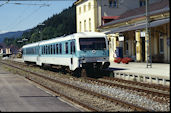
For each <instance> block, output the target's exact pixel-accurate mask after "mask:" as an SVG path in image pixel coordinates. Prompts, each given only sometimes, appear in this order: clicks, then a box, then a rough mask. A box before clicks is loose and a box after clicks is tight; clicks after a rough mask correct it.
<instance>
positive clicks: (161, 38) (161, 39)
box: [159, 36, 164, 54]
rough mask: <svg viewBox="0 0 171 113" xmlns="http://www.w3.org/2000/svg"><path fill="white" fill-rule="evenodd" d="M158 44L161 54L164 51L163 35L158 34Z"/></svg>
mask: <svg viewBox="0 0 171 113" xmlns="http://www.w3.org/2000/svg"><path fill="white" fill-rule="evenodd" d="M159 44H160V54H163V53H164V40H163V36H160V38H159Z"/></svg>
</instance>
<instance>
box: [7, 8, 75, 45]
mask: <svg viewBox="0 0 171 113" xmlns="http://www.w3.org/2000/svg"><path fill="white" fill-rule="evenodd" d="M43 24H45V25H43V26H41V25H38V26H36V27H34V28H32V29H31V30H30V31H28V32H24V33H23V35H22V36H21V37H19V38H17V39H5V40H4V43H5V44H7V45H10V44H13V45H15V46H17V47H22V46H23V45H24V44H27V43H32V42H38V41H40V40H47V39H51V38H55V37H60V36H63V35H69V34H72V33H75V32H76V8H75V5H73V6H72V7H69V8H67V9H64V10H63V11H62V12H61V13H59V14H55V15H53V16H52V17H51V18H48V19H47V20H45V21H44V22H43ZM24 38H25V39H28V41H27V42H24V43H17V41H18V40H22V39H24Z"/></svg>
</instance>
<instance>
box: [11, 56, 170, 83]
mask: <svg viewBox="0 0 171 113" xmlns="http://www.w3.org/2000/svg"><path fill="white" fill-rule="evenodd" d="M13 60H14V61H18V62H23V60H22V59H21V58H18V59H13ZM109 70H110V71H112V72H113V76H114V77H117V78H123V79H126V80H133V81H139V82H147V83H155V84H162V85H167V86H169V85H170V64H165V63H152V68H150V67H148V68H147V63H138V62H129V64H123V63H119V64H118V63H115V62H110V66H109Z"/></svg>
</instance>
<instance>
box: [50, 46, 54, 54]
mask: <svg viewBox="0 0 171 113" xmlns="http://www.w3.org/2000/svg"><path fill="white" fill-rule="evenodd" d="M50 49H51V50H50V54H53V48H52V45H50Z"/></svg>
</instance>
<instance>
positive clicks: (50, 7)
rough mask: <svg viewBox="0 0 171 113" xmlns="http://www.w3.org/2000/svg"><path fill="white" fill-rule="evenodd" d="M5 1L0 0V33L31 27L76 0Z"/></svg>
mask: <svg viewBox="0 0 171 113" xmlns="http://www.w3.org/2000/svg"><path fill="white" fill-rule="evenodd" d="M7 1H8V0H0V34H2V33H5V32H11V31H23V30H27V29H31V28H33V27H35V26H37V25H38V24H41V23H42V22H43V21H45V20H46V19H48V18H49V17H52V16H53V15H54V14H58V13H60V12H62V10H64V9H66V8H68V7H70V6H72V4H73V3H74V2H75V1H76V0H29V1H28V0H27V1H26V0H10V1H9V2H8V3H7ZM18 4H20V5H18Z"/></svg>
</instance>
